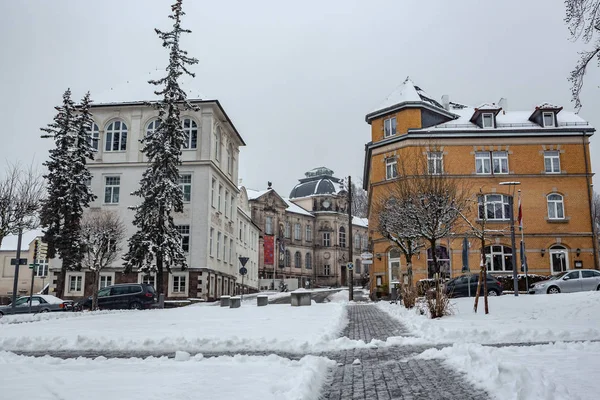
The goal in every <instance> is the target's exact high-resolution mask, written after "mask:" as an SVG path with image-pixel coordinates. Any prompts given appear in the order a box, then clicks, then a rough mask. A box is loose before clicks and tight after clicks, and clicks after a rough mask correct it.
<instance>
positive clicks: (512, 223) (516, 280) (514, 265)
mask: <svg viewBox="0 0 600 400" xmlns="http://www.w3.org/2000/svg"><path fill="white" fill-rule="evenodd" d="M520 184H521V182H500V185H504V186H511V187H512V194H511V195H510V197H509V198H508V205H509V207H510V242H511V247H512V251H513V253H512V257H511V258H512V270H513V284H514V291H515V296H518V295H519V278H518V277H517V259H516V256H515V253H516V251H515V250H516V245H515V217H514V215H515V210H514V208H515V207H514V196H515V186H518V185H520Z"/></svg>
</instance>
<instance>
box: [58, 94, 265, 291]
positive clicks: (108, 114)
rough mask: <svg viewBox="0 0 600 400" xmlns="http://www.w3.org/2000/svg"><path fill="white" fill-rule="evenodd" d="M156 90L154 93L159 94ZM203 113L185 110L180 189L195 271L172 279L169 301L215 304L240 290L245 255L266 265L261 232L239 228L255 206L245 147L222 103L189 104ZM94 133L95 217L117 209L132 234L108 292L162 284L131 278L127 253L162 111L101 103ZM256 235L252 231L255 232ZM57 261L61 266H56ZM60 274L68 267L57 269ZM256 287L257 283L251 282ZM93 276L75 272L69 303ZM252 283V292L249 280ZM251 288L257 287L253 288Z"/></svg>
mask: <svg viewBox="0 0 600 400" xmlns="http://www.w3.org/2000/svg"><path fill="white" fill-rule="evenodd" d="M147 86H148V91H150V90H151V89H152V88H151V87H150V86H149V85H147ZM189 101H190V103H191V104H193V105H195V106H196V107H197V109H196V110H186V111H183V110H182V112H181V123H182V127H183V130H184V132H185V134H186V137H187V139H186V142H185V143H184V146H183V148H182V155H181V160H182V165H181V166H180V167H179V173H180V182H179V185H180V187H181V189H182V191H183V199H184V210H183V212H182V213H177V214H175V215H174V220H175V224H176V225H177V228H178V229H179V232H180V233H181V235H182V247H183V249H184V251H185V252H186V254H187V264H188V268H187V269H186V270H184V271H181V270H173V271H172V273H170V274H167V273H165V276H164V282H165V296H166V298H167V299H185V298H194V299H204V300H213V299H216V298H219V297H220V296H221V295H224V294H234V293H237V292H239V290H240V285H241V276H240V275H239V260H238V257H239V256H240V255H242V254H243V255H245V256H247V257H249V258H250V261H249V263H250V265H256V264H257V263H258V259H257V254H258V252H257V251H253V250H251V247H250V246H252V248H257V247H258V243H252V242H251V237H252V238H254V240H255V241H256V242H257V241H258V238H257V236H258V235H257V234H256V231H254V232H252V234H250V233H247V234H246V236H243V237H242V240H241V241H240V239H239V234H240V233H239V232H238V226H239V224H240V221H241V220H244V219H245V218H246V217H245V216H246V213H247V212H248V204H247V202H246V204H244V199H242V200H240V196H239V194H240V190H239V189H238V186H237V184H236V182H237V179H238V165H239V164H238V161H239V148H240V147H241V146H244V145H245V143H244V141H243V139H242V137H241V136H240V134H239V132H238V131H237V129H236V128H235V126H234V125H233V123H232V121H231V120H230V118H229V116H228V115H227V114H226V113H225V110H224V109H223V107H222V106H221V104H220V103H219V101H217V100H189ZM91 112H92V115H93V120H94V122H93V124H92V126H91V128H90V134H91V137H92V145H93V147H94V149H95V150H96V152H95V157H94V160H92V161H90V162H89V163H88V168H89V170H90V172H91V174H92V180H91V182H90V186H91V188H92V191H93V192H94V193H95V194H96V195H97V196H98V197H97V199H96V200H95V201H94V202H93V203H92V204H91V205H90V208H89V210H88V211H87V212H98V211H100V210H112V211H115V212H117V213H118V215H119V216H120V217H121V218H122V220H123V221H124V223H125V226H126V228H127V234H126V240H125V241H124V242H123V243H122V244H121V246H120V247H121V252H120V254H119V255H118V257H117V261H115V262H114V264H113V265H111V266H110V268H107V269H105V270H104V271H102V273H101V281H100V282H99V284H100V286H101V287H102V286H107V285H110V284H114V283H122V282H123V283H124V282H147V283H152V284H154V283H155V282H156V277H155V276H153V275H145V274H143V273H133V274H124V273H123V261H122V259H121V256H122V254H123V253H124V252H125V251H126V250H127V239H128V238H129V237H130V236H131V235H132V234H133V233H134V232H135V229H136V228H135V227H134V226H133V224H132V221H133V217H134V211H133V210H131V209H130V207H131V206H135V205H137V204H139V203H140V202H141V201H142V200H141V198H139V197H135V196H132V195H131V193H132V192H133V191H134V190H136V189H137V188H138V187H139V181H140V179H141V177H142V174H143V172H144V171H145V170H146V167H147V159H146V158H145V156H144V155H143V153H142V152H141V143H140V139H141V138H142V137H143V136H144V135H146V134H147V133H148V132H151V131H152V130H154V129H156V127H157V124H158V111H157V110H156V109H155V108H154V107H153V106H152V105H150V104H148V103H145V102H142V101H135V102H120V103H110V102H106V103H100V104H94V105H93V106H92V108H91ZM250 231H252V229H248V232H250ZM53 261H55V260H53ZM53 265H54V268H60V263H59V262H56V263H54V264H53ZM245 280H247V281H248V282H251V284H256V277H251V278H249V277H245ZM89 285H91V274H90V273H89V271H70V272H68V273H67V276H66V280H65V288H64V297H65V298H74V297H80V296H83V295H88V294H89V293H90V291H91V288H90V287H89ZM245 285H246V286H248V285H249V284H247V283H246V282H245ZM248 288H251V290H255V289H256V287H255V286H254V287H252V286H248Z"/></svg>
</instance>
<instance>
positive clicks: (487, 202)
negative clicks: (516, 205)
mask: <svg viewBox="0 0 600 400" xmlns="http://www.w3.org/2000/svg"><path fill="white" fill-rule="evenodd" d="M478 202H479V219H482V220H483V219H487V220H507V219H510V216H511V214H510V198H509V196H506V195H503V194H486V195H484V196H479V199H478Z"/></svg>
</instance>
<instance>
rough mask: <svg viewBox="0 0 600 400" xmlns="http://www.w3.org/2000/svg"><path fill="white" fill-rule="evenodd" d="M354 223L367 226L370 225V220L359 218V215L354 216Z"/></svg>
mask: <svg viewBox="0 0 600 400" xmlns="http://www.w3.org/2000/svg"><path fill="white" fill-rule="evenodd" d="M352 225H357V226H362V227H365V228H368V227H369V220H368V219H367V218H359V217H354V216H353V217H352Z"/></svg>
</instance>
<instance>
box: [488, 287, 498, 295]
mask: <svg viewBox="0 0 600 400" xmlns="http://www.w3.org/2000/svg"><path fill="white" fill-rule="evenodd" d="M488 296H499V294H498V291H497V290H495V289H491V290H488Z"/></svg>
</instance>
